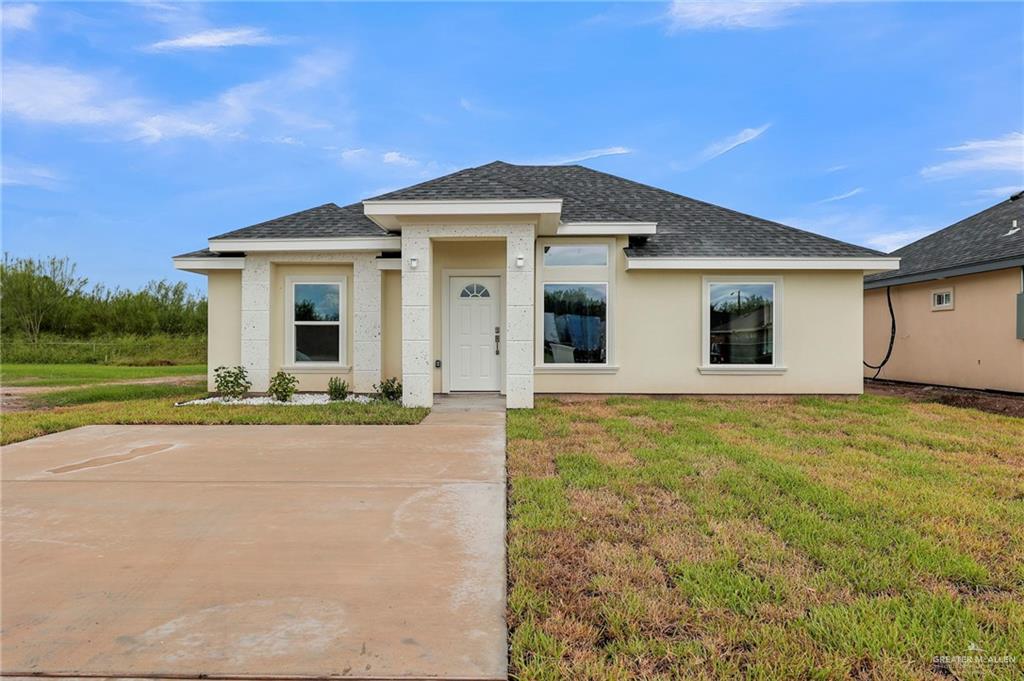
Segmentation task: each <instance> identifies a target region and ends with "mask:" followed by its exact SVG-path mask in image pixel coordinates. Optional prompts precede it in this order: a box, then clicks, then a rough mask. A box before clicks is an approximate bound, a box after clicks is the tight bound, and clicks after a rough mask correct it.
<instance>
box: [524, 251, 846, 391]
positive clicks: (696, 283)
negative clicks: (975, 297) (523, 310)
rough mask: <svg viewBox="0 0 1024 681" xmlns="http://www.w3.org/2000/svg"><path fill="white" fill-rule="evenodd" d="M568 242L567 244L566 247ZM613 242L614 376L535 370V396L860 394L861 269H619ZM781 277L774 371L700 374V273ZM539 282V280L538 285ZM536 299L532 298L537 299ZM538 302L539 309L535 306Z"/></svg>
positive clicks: (622, 260) (621, 257) (620, 254)
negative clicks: (777, 367)
mask: <svg viewBox="0 0 1024 681" xmlns="http://www.w3.org/2000/svg"><path fill="white" fill-rule="evenodd" d="M567 243H568V241H567ZM623 245H624V240H622V239H620V240H619V242H618V244H617V247H616V248H614V249H613V250H612V253H613V254H614V257H615V258H616V263H615V270H614V274H613V277H612V279H613V281H612V287H611V291H610V293H609V298H610V316H611V319H612V321H611V324H612V332H611V336H612V347H611V353H612V357H611V363H612V364H614V365H618V367H619V369H618V371H617V372H616V373H607V374H592V375H591V374H574V373H570V372H568V371H567V372H565V373H558V374H552V373H538V374H537V376H536V378H535V382H536V391H537V392H538V393H542V392H595V393H616V392H623V393H840V394H856V393H860V392H862V390H863V381H862V377H861V358H862V354H861V353H862V343H861V340H860V339H861V336H862V333H863V331H862V312H861V310H862V302H863V277H862V274H861V273H860V272H823V271H813V272H812V271H785V272H750V273H744V272H737V271H729V272H717V273H715V272H688V271H678V270H677V271H673V270H653V271H650V270H649V271H638V270H631V271H628V272H627V271H626V269H625V266H626V259H625V256H624V254H623V252H622V248H621V246H623ZM712 274H720V275H724V276H730V277H734V276H737V275H743V274H748V275H749V276H750V277H751V278H752V279H761V278H765V277H772V278H781V285H782V286H781V290H782V299H783V300H782V303H783V304H782V306H781V308H782V309H781V310H780V314H781V319H780V320H779V325H778V329H777V334H778V336H777V338H776V346H777V349H778V348H779V346H780V345H781V352H782V363H783V364H784V365H785V367H786V371H785V373H783V374H780V375H743V376H736V375H728V376H727V375H707V374H701V373H700V372H699V371H698V366H699V365H700V364H701V295H702V279H701V277H702V276H703V275H712ZM541 278H542V274H541V275H539V276H538V284H540V283H542V282H541V281H540V279H541ZM540 300H542V299H539V301H540ZM538 304H543V303H542V302H538Z"/></svg>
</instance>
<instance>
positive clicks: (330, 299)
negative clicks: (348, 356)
mask: <svg viewBox="0 0 1024 681" xmlns="http://www.w3.org/2000/svg"><path fill="white" fill-rule="evenodd" d="M342 295H343V286H342V284H341V282H323V283H320V282H317V283H312V282H310V283H294V284H292V300H293V308H292V315H293V316H292V327H293V328H292V331H293V333H294V336H293V339H294V342H293V350H294V354H293V359H294V361H295V363H296V364H298V363H303V362H329V363H334V364H336V363H338V362H340V361H341V357H342V352H341V344H342V340H343V339H342V331H341V312H342V307H341V305H342V303H341V299H342Z"/></svg>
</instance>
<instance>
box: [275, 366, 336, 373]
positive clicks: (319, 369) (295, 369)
mask: <svg viewBox="0 0 1024 681" xmlns="http://www.w3.org/2000/svg"><path fill="white" fill-rule="evenodd" d="M280 368H281V370H282V371H287V372H288V373H290V374H348V373H351V372H352V367H351V366H348V365H342V364H289V365H288V366H283V367H280Z"/></svg>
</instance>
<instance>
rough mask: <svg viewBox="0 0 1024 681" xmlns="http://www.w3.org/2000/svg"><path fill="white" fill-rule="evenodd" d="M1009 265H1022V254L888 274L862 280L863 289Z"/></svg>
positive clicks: (984, 270)
mask: <svg viewBox="0 0 1024 681" xmlns="http://www.w3.org/2000/svg"><path fill="white" fill-rule="evenodd" d="M1011 267H1024V255H1019V256H1014V257H1012V258H1004V259H1002V260H988V261H986V262H981V263H974V264H970V265H959V266H957V267H945V268H942V269H938V270H931V271H928V272H914V273H912V274H903V275H900V274H895V275H889V276H887V277H884V278H882V279H874V280H872V281H865V282H864V290H865V291H867V290H871V289H876V288H885V287H886V286H902V285H904V284H917V283H920V282H923V281H936V280H938V279H949V278H950V277H962V276H965V275H968V274H981V273H983V272H994V271H995V270H1005V269H1009V268H1011Z"/></svg>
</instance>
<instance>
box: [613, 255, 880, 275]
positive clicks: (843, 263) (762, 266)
mask: <svg viewBox="0 0 1024 681" xmlns="http://www.w3.org/2000/svg"><path fill="white" fill-rule="evenodd" d="M899 266H900V259H899V258H889V257H884V256H864V257H849V256H848V257H835V256H831V257H664V256H647V257H643V256H640V257H637V256H627V257H626V269H627V270H853V271H861V272H884V271H888V270H894V269H898V268H899Z"/></svg>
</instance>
